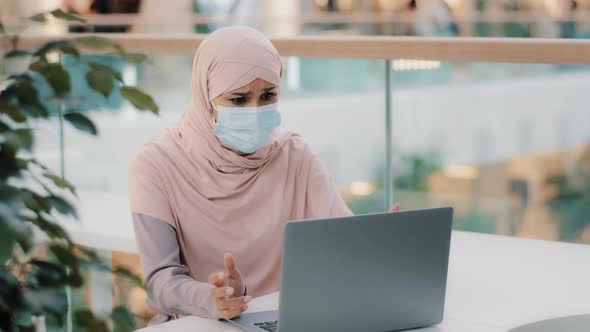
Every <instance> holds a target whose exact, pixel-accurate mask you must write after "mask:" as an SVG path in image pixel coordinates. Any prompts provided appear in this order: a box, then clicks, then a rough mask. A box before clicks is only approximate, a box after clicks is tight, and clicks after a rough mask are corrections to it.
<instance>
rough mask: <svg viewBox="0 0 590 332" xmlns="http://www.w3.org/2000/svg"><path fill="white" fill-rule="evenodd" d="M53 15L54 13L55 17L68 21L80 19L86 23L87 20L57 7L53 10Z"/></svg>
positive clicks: (79, 20)
mask: <svg viewBox="0 0 590 332" xmlns="http://www.w3.org/2000/svg"><path fill="white" fill-rule="evenodd" d="M51 15H53V17H55V18H60V19H63V20H66V21H78V22H81V23H86V20H85V19H83V18H82V17H80V16H78V15H76V14H74V13H72V12H67V13H66V12H64V11H63V10H61V9H56V10H54V11H52V12H51Z"/></svg>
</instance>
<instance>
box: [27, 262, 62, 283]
mask: <svg viewBox="0 0 590 332" xmlns="http://www.w3.org/2000/svg"><path fill="white" fill-rule="evenodd" d="M29 264H30V265H31V266H32V267H33V269H32V270H31V272H30V273H29V278H30V279H29V280H28V282H29V283H31V284H33V285H35V286H37V287H39V286H41V287H56V286H62V285H64V283H65V280H66V278H67V270H66V267H65V266H63V265H61V264H58V263H53V262H48V261H43V260H40V259H31V260H30V261H29Z"/></svg>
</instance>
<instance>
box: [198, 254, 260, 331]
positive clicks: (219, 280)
mask: <svg viewBox="0 0 590 332" xmlns="http://www.w3.org/2000/svg"><path fill="white" fill-rule="evenodd" d="M223 265H224V266H225V272H218V273H213V274H212V275H211V276H209V283H210V284H212V285H213V286H215V287H214V288H213V289H211V296H213V298H215V305H216V306H217V311H219V313H220V314H221V317H223V318H225V319H232V318H235V317H238V316H239V315H240V314H241V313H242V312H244V311H246V309H248V305H247V303H248V302H250V300H252V298H251V297H250V296H244V295H245V293H246V285H245V283H244V281H243V280H242V275H241V274H240V271H239V270H238V268H237V267H236V262H235V260H234V257H233V256H232V255H231V254H225V255H224V256H223Z"/></svg>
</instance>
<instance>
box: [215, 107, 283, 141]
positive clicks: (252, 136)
mask: <svg viewBox="0 0 590 332" xmlns="http://www.w3.org/2000/svg"><path fill="white" fill-rule="evenodd" d="M213 106H214V107H215V109H217V112H218V115H217V116H218V120H217V124H216V126H215V134H217V136H218V137H219V139H221V141H222V142H223V143H225V144H227V145H230V146H232V147H234V148H236V149H238V150H240V151H242V152H245V153H252V152H254V151H256V150H258V149H259V148H260V147H262V146H264V144H266V142H267V141H268V139H269V138H270V135H271V134H272V131H273V130H274V129H275V128H277V127H278V126H279V125H280V124H281V114H280V113H279V111H278V103H274V104H270V105H265V106H258V107H226V106H216V105H213Z"/></svg>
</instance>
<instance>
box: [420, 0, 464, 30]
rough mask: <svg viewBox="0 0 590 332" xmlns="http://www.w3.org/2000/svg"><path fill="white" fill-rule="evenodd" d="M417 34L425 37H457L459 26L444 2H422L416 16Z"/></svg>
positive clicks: (433, 0) (429, 0) (430, 0)
mask: <svg viewBox="0 0 590 332" xmlns="http://www.w3.org/2000/svg"><path fill="white" fill-rule="evenodd" d="M415 20H416V22H415V24H416V33H417V34H418V35H420V36H424V37H433V36H456V35H457V33H458V28H457V24H456V22H455V19H454V17H453V14H452V12H451V8H450V7H449V6H448V5H447V3H446V2H445V1H444V0H422V1H420V2H419V3H418V7H417V10H416V14H415Z"/></svg>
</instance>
